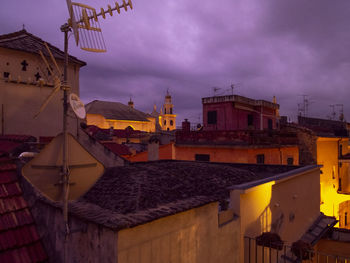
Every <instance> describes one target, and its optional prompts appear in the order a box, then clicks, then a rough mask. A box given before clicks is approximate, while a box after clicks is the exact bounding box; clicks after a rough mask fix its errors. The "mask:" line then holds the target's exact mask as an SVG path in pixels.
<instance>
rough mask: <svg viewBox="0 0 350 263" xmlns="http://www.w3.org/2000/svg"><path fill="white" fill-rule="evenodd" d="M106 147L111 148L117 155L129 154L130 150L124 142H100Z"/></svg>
mask: <svg viewBox="0 0 350 263" xmlns="http://www.w3.org/2000/svg"><path fill="white" fill-rule="evenodd" d="M102 144H103V145H104V146H105V147H106V148H108V149H109V150H111V151H112V152H113V153H115V154H117V155H130V154H131V152H130V150H129V147H128V146H126V145H125V144H119V143H115V142H103V143H102Z"/></svg>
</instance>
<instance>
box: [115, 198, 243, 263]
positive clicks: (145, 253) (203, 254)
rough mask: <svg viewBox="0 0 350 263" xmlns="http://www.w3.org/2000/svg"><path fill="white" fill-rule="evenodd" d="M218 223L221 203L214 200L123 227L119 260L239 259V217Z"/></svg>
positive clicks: (190, 262) (221, 262)
mask: <svg viewBox="0 0 350 263" xmlns="http://www.w3.org/2000/svg"><path fill="white" fill-rule="evenodd" d="M218 223H219V221H218V204H217V203H211V204H207V205H204V206H201V207H198V208H193V209H191V210H188V211H185V212H182V213H177V214H175V215H172V216H167V217H164V218H161V219H158V220H155V221H153V222H150V223H147V224H143V225H140V226H137V227H134V228H129V229H124V230H121V231H119V232H118V260H117V262H118V263H166V262H173V263H180V262H186V263H213V262H215V263H226V262H238V258H239V255H238V253H237V251H238V243H239V224H238V220H233V221H230V222H228V223H227V224H225V225H222V226H219V224H218ZM228 259H229V260H228Z"/></svg>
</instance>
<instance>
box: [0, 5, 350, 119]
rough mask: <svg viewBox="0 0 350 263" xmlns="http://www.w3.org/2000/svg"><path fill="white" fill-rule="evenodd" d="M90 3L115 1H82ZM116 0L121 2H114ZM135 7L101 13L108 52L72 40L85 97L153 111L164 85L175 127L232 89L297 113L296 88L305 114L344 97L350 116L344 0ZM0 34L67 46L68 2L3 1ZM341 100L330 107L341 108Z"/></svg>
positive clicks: (324, 112)
mask: <svg viewBox="0 0 350 263" xmlns="http://www.w3.org/2000/svg"><path fill="white" fill-rule="evenodd" d="M80 3H85V4H88V5H90V6H92V7H95V8H96V9H98V10H99V9H100V8H101V7H104V8H106V7H107V5H108V4H113V3H114V2H112V1H107V0H99V1H96V0H95V1H86V0H81V1H80ZM120 3H122V1H120ZM133 5H134V9H133V10H131V11H130V10H129V11H128V12H124V11H123V10H122V11H121V14H120V15H118V14H117V13H115V14H114V15H113V16H112V17H110V16H109V15H107V17H106V19H105V20H104V19H102V18H101V19H100V25H101V28H102V31H103V35H104V39H105V43H106V46H107V50H108V51H107V53H90V52H86V51H82V50H80V49H79V48H78V47H76V46H75V43H74V40H73V37H71V38H70V41H69V44H70V47H69V50H70V53H71V54H72V55H74V56H76V57H78V58H79V59H81V60H83V61H86V62H87V66H85V67H83V68H82V69H81V71H80V73H81V74H80V94H81V98H82V99H83V101H84V102H85V103H87V102H89V101H91V100H94V99H99V100H110V101H118V102H122V103H127V101H128V100H129V98H130V96H131V97H132V99H133V101H134V103H135V107H136V108H137V109H140V110H143V111H145V112H151V111H152V108H153V104H154V103H156V104H157V107H158V109H159V108H160V106H161V105H162V103H163V101H164V95H165V94H166V91H167V89H169V91H170V93H171V95H172V96H173V103H174V105H175V113H177V114H178V119H177V125H180V123H181V121H182V120H183V119H184V118H188V119H190V120H191V121H193V122H198V121H199V117H200V116H201V112H202V106H201V98H202V97H207V96H213V95H214V91H213V88H214V87H217V88H220V89H219V90H218V91H217V92H216V95H224V94H231V88H230V86H231V84H235V89H234V93H235V94H238V95H243V96H247V97H251V98H254V99H264V100H269V101H271V100H272V97H273V96H274V95H275V96H276V97H277V101H278V103H279V104H280V112H281V115H288V116H290V117H291V118H292V119H295V117H296V116H297V110H298V103H301V102H302V98H303V97H302V96H301V95H304V94H305V95H308V98H309V100H310V106H309V116H311V117H322V118H327V117H328V116H330V115H331V107H330V106H329V105H331V104H344V113H345V118H346V119H347V120H348V121H350V105H348V103H347V102H348V100H349V96H350V1H349V0H335V1H334V0H333V1H331V0H220V1H214V0H212V1H208V0H204V1H203V0H201V1H199V0H192V1H184V0H177V1H172V0H170V1H164V0H162V1H161V0H148V1H145V0H143V1H142V0H133ZM0 17H1V18H0V19H1V23H0V34H6V33H11V32H14V31H18V30H21V29H22V25H23V24H25V29H26V30H27V31H28V32H29V33H32V34H34V35H36V36H38V37H40V38H42V39H43V40H45V41H47V42H49V43H51V44H53V45H55V46H57V47H59V48H61V49H63V34H62V33H61V32H60V30H59V27H60V26H61V25H62V24H63V23H65V22H66V21H67V18H68V10H67V6H66V1H65V0H34V1H28V0H11V1H10V0H2V7H1V9H0ZM339 109H340V107H336V111H337V115H338V112H339Z"/></svg>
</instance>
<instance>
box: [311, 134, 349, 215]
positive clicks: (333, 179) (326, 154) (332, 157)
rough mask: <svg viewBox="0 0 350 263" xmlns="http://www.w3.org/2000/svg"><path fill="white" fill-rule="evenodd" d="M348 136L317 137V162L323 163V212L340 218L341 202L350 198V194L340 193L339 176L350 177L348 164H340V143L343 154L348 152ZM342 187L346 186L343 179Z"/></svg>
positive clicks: (321, 176)
mask: <svg viewBox="0 0 350 263" xmlns="http://www.w3.org/2000/svg"><path fill="white" fill-rule="evenodd" d="M348 142H349V139H348V138H326V137H319V138H318V139H317V163H318V164H320V165H323V168H322V174H321V175H320V184H321V212H323V213H324V214H325V215H328V216H335V217H336V218H337V219H339V204H340V203H341V202H344V201H346V200H350V196H348V195H345V194H341V193H338V189H339V178H341V179H342V178H346V177H348V164H347V163H344V164H342V165H341V167H340V165H339V149H340V147H339V145H342V154H347V152H348ZM342 181H343V182H342V188H346V185H345V184H344V183H345V182H346V181H345V180H342Z"/></svg>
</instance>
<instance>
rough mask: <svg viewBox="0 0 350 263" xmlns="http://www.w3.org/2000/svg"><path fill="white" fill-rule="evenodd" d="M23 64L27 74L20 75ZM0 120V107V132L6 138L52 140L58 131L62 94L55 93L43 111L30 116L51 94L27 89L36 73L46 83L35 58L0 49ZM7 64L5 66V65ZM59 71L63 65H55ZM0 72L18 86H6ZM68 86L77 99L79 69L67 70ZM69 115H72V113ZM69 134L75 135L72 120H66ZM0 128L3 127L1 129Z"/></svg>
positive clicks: (60, 122) (32, 87) (60, 123)
mask: <svg viewBox="0 0 350 263" xmlns="http://www.w3.org/2000/svg"><path fill="white" fill-rule="evenodd" d="M23 60H26V62H27V63H28V66H27V70H26V71H22V65H21V62H22V61H23ZM0 61H2V62H3V63H1V64H0V73H1V74H0V119H1V117H2V116H1V115H2V112H1V107H2V105H3V109H4V114H3V118H4V123H3V124H2V122H1V121H0V132H1V131H2V129H4V133H6V134H29V135H33V136H55V135H57V134H58V133H59V132H61V131H62V112H63V108H62V96H63V92H62V91H59V92H58V93H57V94H56V95H55V96H54V97H53V98H52V100H51V101H50V103H49V104H48V105H47V107H46V108H45V109H44V111H43V112H42V113H41V114H40V115H39V116H38V117H37V118H36V119H34V115H35V114H36V113H38V111H39V109H40V106H41V104H42V103H43V102H44V100H45V99H46V98H47V96H48V95H49V94H50V93H51V91H52V90H53V88H52V87H47V86H43V87H39V86H36V85H29V84H26V82H27V81H28V80H29V79H30V80H31V81H30V82H33V81H35V77H34V75H35V74H36V73H37V72H39V73H40V75H41V76H42V77H43V78H44V79H45V80H46V81H48V80H51V82H52V78H45V75H44V73H43V72H42V70H41V69H42V68H43V69H44V70H46V66H44V65H43V62H42V60H41V58H40V56H39V55H35V54H30V53H26V52H22V51H15V50H10V49H3V48H0ZM7 63H8V65H7ZM57 63H58V65H59V67H60V69H61V71H62V72H63V61H60V60H58V61H57ZM3 72H9V73H10V74H11V78H12V79H13V80H16V81H17V80H18V78H19V77H20V79H21V82H20V83H12V82H6V81H5V79H4V76H3ZM68 83H69V85H70V86H71V88H72V90H71V91H72V92H74V93H76V94H78V95H79V66H78V65H69V67H68ZM71 115H74V114H73V113H72V114H71ZM68 121H69V125H68V126H69V127H68V128H69V130H70V132H71V133H72V134H75V132H76V122H77V120H76V118H75V116H74V117H73V118H72V117H69V118H68ZM2 126H3V127H2Z"/></svg>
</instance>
